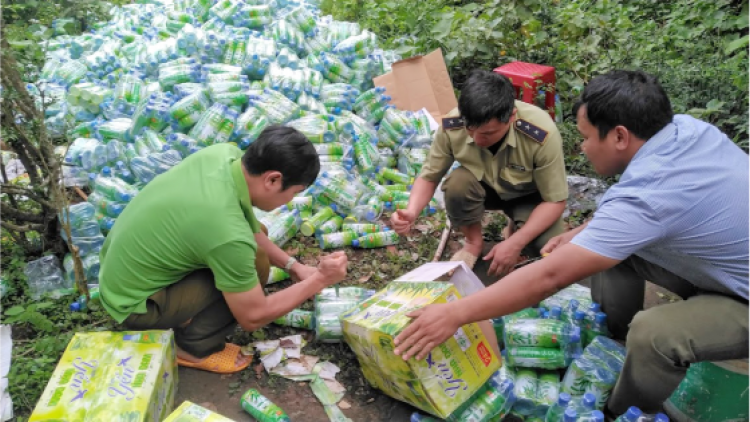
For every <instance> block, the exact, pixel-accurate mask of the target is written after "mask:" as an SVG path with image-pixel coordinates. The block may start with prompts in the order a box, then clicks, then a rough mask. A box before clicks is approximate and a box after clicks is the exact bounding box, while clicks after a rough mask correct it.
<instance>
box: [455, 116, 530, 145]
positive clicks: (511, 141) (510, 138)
mask: <svg viewBox="0 0 750 422" xmlns="http://www.w3.org/2000/svg"><path fill="white" fill-rule="evenodd" d="M517 119H518V112H516V116H515V117H513V118H511V120H510V128H508V133H507V134H506V135H505V142H504V145H501V146H500V149H503V148H505V146H506V145H507V146H509V147H513V148H515V147H516V145H517V142H518V141H516V138H517V137H516V131H515V129H514V128H515V127H516V126H515V125H516V120H517ZM464 130H466V129H464ZM467 138H468V141H467V143H468V144H470V145H474V138H472V137H471V136H468V131H467Z"/></svg>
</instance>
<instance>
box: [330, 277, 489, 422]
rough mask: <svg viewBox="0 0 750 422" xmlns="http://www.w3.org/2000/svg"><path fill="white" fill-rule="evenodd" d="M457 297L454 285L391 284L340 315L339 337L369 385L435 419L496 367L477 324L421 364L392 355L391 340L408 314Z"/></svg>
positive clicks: (468, 395) (476, 387)
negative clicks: (346, 345) (342, 336)
mask: <svg viewBox="0 0 750 422" xmlns="http://www.w3.org/2000/svg"><path fill="white" fill-rule="evenodd" d="M460 297H461V294H460V293H459V291H458V289H457V288H456V286H454V284H453V283H443V282H420V281H408V282H401V281H394V282H391V283H390V284H389V285H388V286H387V287H386V288H385V289H383V290H381V291H380V292H378V293H377V294H375V295H374V296H373V297H371V298H370V299H368V300H366V301H364V302H361V303H360V304H359V305H358V306H357V307H356V308H354V309H352V310H350V311H349V312H347V313H345V314H343V315H342V316H341V321H342V323H343V330H344V338H345V339H346V342H347V343H348V344H349V346H350V347H351V348H352V350H353V351H354V353H355V354H356V355H357V359H358V360H359V363H360V365H361V366H362V372H363V373H364V375H365V378H367V380H368V381H369V382H370V384H372V385H373V386H375V387H376V388H379V389H380V390H382V391H384V392H385V393H386V394H388V395H389V396H391V397H393V398H395V399H398V400H401V401H404V402H407V403H409V404H411V405H413V406H415V407H417V408H419V409H422V410H424V411H425V412H428V413H431V414H433V415H435V416H437V417H440V418H446V417H448V416H449V415H450V414H451V413H453V412H454V411H455V410H456V409H458V408H459V407H460V406H461V405H462V404H464V402H466V401H467V400H469V399H470V398H471V397H472V396H473V395H474V394H475V393H476V392H477V390H479V389H480V388H481V387H482V386H483V385H484V384H485V383H486V382H487V380H488V379H489V378H490V376H491V375H492V374H493V373H494V372H495V371H497V369H498V368H499V367H500V359H499V357H498V356H496V355H495V353H494V352H493V349H492V347H491V345H490V344H489V342H488V340H487V339H486V338H485V337H484V334H483V333H482V331H481V329H480V328H479V325H477V324H475V323H472V324H467V325H464V326H463V327H461V328H459V329H458V331H456V333H455V334H454V335H453V337H451V338H449V339H448V340H447V341H446V342H445V343H443V344H441V345H439V346H437V347H435V348H434V349H433V350H432V351H431V352H430V353H429V354H428V355H427V357H425V358H424V359H422V360H416V359H415V358H411V359H409V360H408V361H404V360H403V359H402V358H401V357H399V356H396V355H395V354H394V353H393V349H394V344H393V339H394V338H395V337H396V336H397V335H398V334H399V333H400V332H401V331H402V330H403V329H404V328H405V327H406V326H407V325H408V324H409V322H410V321H411V318H409V317H407V316H406V314H407V313H409V312H411V311H413V310H415V309H418V308H421V307H424V306H426V305H429V304H435V303H447V302H451V301H454V300H458V299H459V298H460Z"/></svg>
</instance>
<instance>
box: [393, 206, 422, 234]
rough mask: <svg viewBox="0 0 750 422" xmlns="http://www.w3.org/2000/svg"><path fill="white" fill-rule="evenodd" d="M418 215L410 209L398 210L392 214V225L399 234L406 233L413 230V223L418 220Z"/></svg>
mask: <svg viewBox="0 0 750 422" xmlns="http://www.w3.org/2000/svg"><path fill="white" fill-rule="evenodd" d="M416 219H417V216H416V215H415V214H414V213H413V212H410V211H408V210H396V212H394V213H393V214H391V226H393V230H394V231H395V232H396V233H398V234H406V233H408V232H409V230H411V226H412V224H414V221H416Z"/></svg>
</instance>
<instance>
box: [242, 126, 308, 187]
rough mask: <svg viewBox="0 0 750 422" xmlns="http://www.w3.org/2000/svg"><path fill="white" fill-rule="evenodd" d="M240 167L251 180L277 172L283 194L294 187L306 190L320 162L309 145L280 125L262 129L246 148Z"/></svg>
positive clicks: (289, 129)
mask: <svg viewBox="0 0 750 422" xmlns="http://www.w3.org/2000/svg"><path fill="white" fill-rule="evenodd" d="M242 164H243V165H244V166H245V169H246V170H247V172H248V173H250V174H251V175H253V176H259V175H261V174H263V173H265V172H267V171H278V172H280V173H281V174H282V177H283V179H282V185H281V186H282V189H284V190H286V189H288V188H289V187H291V186H295V185H302V186H310V185H311V184H313V182H315V179H317V178H318V172H320V159H319V158H318V153H317V151H315V147H313V144H312V142H310V141H309V140H308V139H307V137H305V135H303V134H302V133H301V132H300V131H298V130H297V129H295V128H292V127H288V126H281V125H271V126H268V127H267V128H265V129H264V130H263V132H261V133H260V135H259V136H258V139H256V140H255V142H253V143H252V144H250V146H248V147H247V150H246V151H245V155H243V156H242Z"/></svg>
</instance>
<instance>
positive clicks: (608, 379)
mask: <svg viewBox="0 0 750 422" xmlns="http://www.w3.org/2000/svg"><path fill="white" fill-rule="evenodd" d="M492 322H493V325H494V328H495V332H496V334H497V337H498V341H499V343H500V346H501V348H503V347H504V350H503V352H502V354H503V357H504V359H503V365H504V366H503V367H502V368H501V369H500V370H499V371H498V373H497V374H496V376H495V377H493V378H495V384H490V383H488V385H487V386H485V388H490V389H491V388H492V387H491V385H495V387H494V388H495V389H494V390H493V391H495V392H497V391H501V390H499V389H498V386H499V385H501V383H502V382H509V383H510V385H511V390H512V397H511V395H509V394H505V395H504V397H505V399H506V400H505V401H504V402H503V403H504V404H505V405H507V406H508V408H507V410H503V411H502V412H500V410H499V409H498V408H495V409H494V410H492V411H479V410H476V409H475V411H474V413H471V414H469V413H467V414H465V415H464V416H466V418H467V419H457V420H476V421H494V420H500V418H498V417H497V416H498V415H500V414H501V413H502V414H503V415H504V414H507V413H511V414H513V415H514V416H515V417H517V418H519V419H522V420H527V421H550V422H558V421H560V422H561V421H563V420H564V419H563V418H564V417H565V415H566V412H567V417H568V419H565V420H566V421H568V420H569V421H572V422H575V421H586V422H589V421H599V420H603V415H602V414H601V410H602V409H603V407H604V403H605V402H606V400H607V398H608V397H609V394H610V392H611V390H612V388H613V387H614V384H615V383H616V381H617V377H618V376H619V374H620V371H621V370H622V361H623V360H624V356H625V351H624V348H623V347H622V346H620V345H618V344H617V343H615V342H614V341H612V340H610V339H608V338H606V337H605V336H606V335H607V331H606V315H605V314H603V313H602V312H600V307H599V305H598V304H596V303H593V302H592V301H591V293H590V290H589V289H588V288H586V287H583V286H579V285H573V286H570V287H568V288H566V289H563V290H561V291H560V292H558V293H557V294H555V295H554V296H552V297H550V298H548V299H545V300H544V301H542V302H541V303H540V304H539V307H536V308H527V309H523V310H521V311H518V312H516V313H513V314H510V315H506V316H504V317H502V318H497V319H494V320H493V321H492ZM588 343H590V344H588ZM586 345H588V347H586ZM584 347H585V349H584ZM579 368H583V369H582V371H583V372H584V373H585V376H583V379H582V380H576V381H575V382H574V378H575V375H576V374H579V373H580V372H581V371H579ZM566 369H567V372H568V373H569V374H570V375H567V376H566V377H565V379H564V380H563V381H562V382H561V374H562V373H563V371H565V370H566ZM573 387H574V388H573ZM506 388H507V386H506ZM493 394H494V393H491V394H490V396H493ZM467 406H468V405H467ZM485 407H486V406H485ZM456 416H458V415H456ZM469 416H471V417H469ZM419 417H422V418H426V417H423V416H421V415H418V414H415V416H414V417H413V420H430V419H418V418H419Z"/></svg>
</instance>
